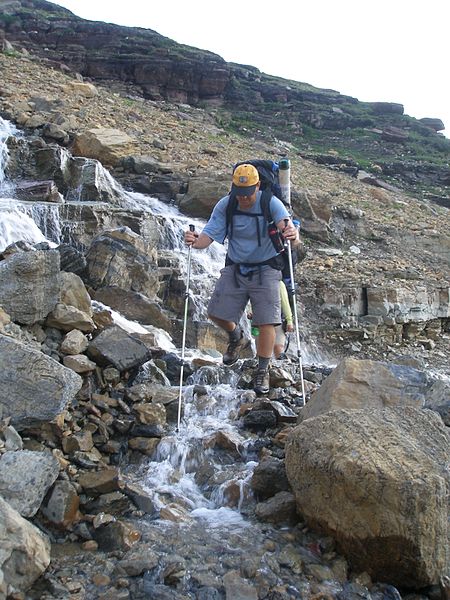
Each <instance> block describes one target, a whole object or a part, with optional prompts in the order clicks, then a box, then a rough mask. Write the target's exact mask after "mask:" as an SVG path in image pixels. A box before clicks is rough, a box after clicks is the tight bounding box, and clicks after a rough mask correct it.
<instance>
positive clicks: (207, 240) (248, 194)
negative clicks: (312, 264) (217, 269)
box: [185, 164, 298, 394]
mask: <svg viewBox="0 0 450 600" xmlns="http://www.w3.org/2000/svg"><path fill="white" fill-rule="evenodd" d="M259 187H260V179H259V174H258V170H257V169H256V168H255V167H254V166H253V165H250V164H240V165H238V166H237V167H236V168H235V170H234V172H233V178H232V187H231V192H230V194H229V195H228V196H225V197H223V198H221V199H220V200H219V202H218V203H217V204H216V206H215V207H214V210H213V212H212V214H211V217H210V219H209V221H208V222H207V224H206V225H205V227H204V228H203V230H202V232H201V233H200V234H197V233H196V232H193V231H186V232H185V242H186V244H187V245H191V246H192V248H195V249H198V250H202V249H204V248H207V247H208V246H209V245H210V244H211V243H212V242H213V241H216V242H219V243H221V244H223V243H224V241H225V239H226V238H228V254H227V259H226V262H225V267H224V268H223V269H222V270H221V274H220V278H219V280H218V281H217V283H216V287H215V289H214V292H213V294H212V296H211V299H210V301H209V305H208V317H209V318H210V319H211V320H212V321H213V322H214V323H216V324H217V325H218V326H219V327H221V328H222V329H223V330H225V331H226V332H227V333H228V337H229V343H228V348H227V351H226V352H225V354H224V355H223V362H224V364H226V365H232V364H234V363H235V362H236V361H237V360H238V358H239V357H240V355H241V353H242V351H243V350H244V349H245V348H247V347H248V346H249V345H250V340H249V339H248V338H246V337H245V336H244V333H243V331H242V329H241V327H240V326H239V322H240V320H241V317H242V314H243V312H244V310H245V307H246V305H247V302H248V300H250V301H251V303H252V307H253V323H254V325H255V326H258V328H259V331H260V333H259V342H258V350H257V358H258V369H257V373H256V377H255V381H254V390H255V392H256V393H257V394H266V393H267V392H268V391H269V362H270V359H271V357H272V354H273V348H274V343H275V326H276V325H279V324H280V323H281V308H280V307H281V302H280V289H279V282H280V280H281V269H282V268H283V263H284V260H283V259H282V257H281V256H280V255H279V252H280V251H281V250H282V248H283V239H282V238H284V239H285V240H291V242H295V241H296V240H297V239H298V231H297V228H296V227H295V226H294V225H293V223H292V221H291V219H290V217H289V213H288V210H287V208H286V207H285V206H284V204H283V202H282V201H281V200H279V199H278V198H277V197H276V196H272V197H271V199H270V211H271V214H272V218H273V221H274V222H275V224H276V228H277V235H278V241H275V242H273V241H272V239H271V237H270V236H269V233H268V224H267V220H266V218H265V216H264V214H263V213H262V212H261V196H262V192H261V191H260V190H259ZM233 196H235V197H236V200H237V211H236V212H235V214H234V215H233V216H232V224H231V227H228V224H227V212H226V211H227V206H228V202H229V201H230V199H231V198H232V197H233ZM278 232H282V238H281V236H280V235H279V233H278ZM275 245H278V251H277V249H276V248H275ZM280 259H281V260H280Z"/></svg>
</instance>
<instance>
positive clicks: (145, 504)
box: [123, 482, 156, 515]
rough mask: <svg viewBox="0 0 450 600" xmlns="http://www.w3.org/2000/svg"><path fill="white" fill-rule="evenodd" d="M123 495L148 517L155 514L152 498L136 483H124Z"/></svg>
mask: <svg viewBox="0 0 450 600" xmlns="http://www.w3.org/2000/svg"><path fill="white" fill-rule="evenodd" d="M123 493H124V494H126V495H127V496H128V497H129V498H130V499H131V500H132V501H133V502H134V504H135V505H136V506H137V507H138V508H139V510H142V511H143V512H145V513H146V514H148V515H152V514H154V513H155V512H156V507H155V503H154V500H153V498H152V497H151V496H150V495H149V493H148V492H146V491H145V490H144V489H143V488H142V487H141V486H140V485H138V484H137V483H130V482H126V483H125V485H124V488H123Z"/></svg>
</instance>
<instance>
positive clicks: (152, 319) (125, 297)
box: [94, 286, 172, 332]
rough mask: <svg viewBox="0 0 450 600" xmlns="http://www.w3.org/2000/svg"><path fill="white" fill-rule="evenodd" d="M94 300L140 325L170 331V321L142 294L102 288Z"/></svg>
mask: <svg viewBox="0 0 450 600" xmlns="http://www.w3.org/2000/svg"><path fill="white" fill-rule="evenodd" d="M94 300H97V301H99V302H102V303H103V304H106V305H107V306H109V307H110V308H112V309H113V310H115V311H117V312H119V313H120V314H121V315H123V316H124V317H126V318H127V319H130V320H131V321H137V322H138V323H141V324H142V325H153V326H154V327H159V328H161V329H164V330H165V331H167V332H170V331H171V329H172V321H171V320H170V318H169V317H168V316H167V314H165V312H164V310H163V309H162V308H161V306H160V305H159V304H158V303H157V302H155V301H154V300H149V299H148V298H147V297H146V296H144V295H143V294H140V293H138V292H135V291H133V290H123V289H121V288H120V287H117V286H115V287H102V288H100V289H98V290H97V291H96V292H95V295H94Z"/></svg>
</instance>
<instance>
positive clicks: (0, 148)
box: [0, 117, 18, 198]
mask: <svg viewBox="0 0 450 600" xmlns="http://www.w3.org/2000/svg"><path fill="white" fill-rule="evenodd" d="M17 133H18V132H17V129H16V128H15V127H14V125H13V124H12V123H10V122H9V121H5V120H4V119H2V117H0V198H4V197H7V196H8V195H10V194H11V193H12V191H13V188H14V186H13V185H12V183H10V182H9V183H8V182H7V181H6V167H7V165H8V159H9V151H8V146H7V143H6V142H7V140H8V138H9V137H11V136H15V135H17Z"/></svg>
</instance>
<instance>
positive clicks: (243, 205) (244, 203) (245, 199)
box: [236, 185, 259, 210]
mask: <svg viewBox="0 0 450 600" xmlns="http://www.w3.org/2000/svg"><path fill="white" fill-rule="evenodd" d="M258 190H259V185H257V186H256V189H255V191H254V192H253V194H252V195H251V196H239V195H238V194H236V200H237V201H238V204H239V210H248V209H249V208H251V207H252V206H253V205H254V204H255V202H256V194H257V193H258Z"/></svg>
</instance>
